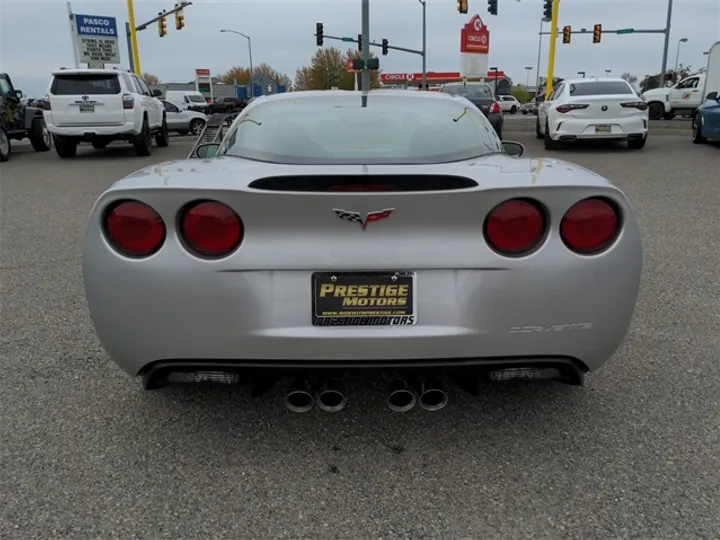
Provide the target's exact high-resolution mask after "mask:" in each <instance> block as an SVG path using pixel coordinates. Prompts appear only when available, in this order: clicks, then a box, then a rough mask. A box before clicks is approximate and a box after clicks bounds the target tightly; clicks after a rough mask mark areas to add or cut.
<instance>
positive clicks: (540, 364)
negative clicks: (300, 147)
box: [140, 357, 588, 390]
mask: <svg viewBox="0 0 720 540" xmlns="http://www.w3.org/2000/svg"><path fill="white" fill-rule="evenodd" d="M587 371H588V369H587V366H585V365H584V364H583V363H582V362H580V361H579V360H576V359H574V358H563V357H535V358H532V357H530V358H445V359H437V360H420V361H418V360H388V361H372V360H369V361H335V362H298V361H292V360H287V361H286V360H275V361H267V360H265V361H248V360H237V361H217V360H201V361H198V360H174V361H173V360H163V361H158V362H153V363H151V364H148V365H147V366H145V368H143V370H142V371H141V373H140V375H141V376H142V381H143V387H144V388H145V389H147V390H154V389H157V388H162V387H163V386H167V385H168V384H173V383H176V382H224V383H226V384H244V383H249V384H251V385H259V384H262V381H263V380H277V379H280V378H282V377H288V376H294V375H306V376H309V377H317V378H319V379H322V378H330V377H338V376H340V377H343V376H346V375H349V374H367V373H368V372H379V373H383V374H390V373H392V374H395V375H399V376H402V377H406V378H412V377H418V376H423V375H429V374H433V375H439V376H447V377H449V378H451V379H453V380H455V381H457V382H459V383H460V384H461V385H464V386H465V387H466V389H472V387H473V386H476V385H478V384H481V383H487V382H492V381H494V380H495V381H497V380H503V379H505V380H512V379H515V378H517V379H545V380H547V379H552V380H558V381H561V382H564V383H567V384H572V385H582V384H583V382H584V380H585V374H586V373H587ZM463 383H464V384H463Z"/></svg>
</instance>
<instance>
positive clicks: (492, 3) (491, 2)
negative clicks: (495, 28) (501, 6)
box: [488, 0, 498, 15]
mask: <svg viewBox="0 0 720 540" xmlns="http://www.w3.org/2000/svg"><path fill="white" fill-rule="evenodd" d="M497 11H498V0H488V12H489V13H490V15H497Z"/></svg>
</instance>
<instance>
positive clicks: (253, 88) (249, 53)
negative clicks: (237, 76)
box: [220, 29, 255, 97]
mask: <svg viewBox="0 0 720 540" xmlns="http://www.w3.org/2000/svg"><path fill="white" fill-rule="evenodd" d="M220 32H228V33H230V34H237V35H238V36H241V37H244V38H245V39H247V42H248V56H249V59H250V80H249V81H248V86H250V97H255V87H254V86H253V84H252V78H253V75H255V70H254V69H253V60H252V40H251V39H250V36H248V35H246V34H243V33H242V32H238V31H237V30H224V29H223V30H220Z"/></svg>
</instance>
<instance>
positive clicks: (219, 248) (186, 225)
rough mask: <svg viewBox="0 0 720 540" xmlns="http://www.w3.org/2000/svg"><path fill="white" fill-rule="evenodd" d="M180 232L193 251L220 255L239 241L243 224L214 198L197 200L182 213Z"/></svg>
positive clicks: (233, 213) (240, 240)
mask: <svg viewBox="0 0 720 540" xmlns="http://www.w3.org/2000/svg"><path fill="white" fill-rule="evenodd" d="M180 233H181V235H182V238H183V240H184V241H185V243H186V244H187V246H188V247H189V248H190V250H191V251H193V252H195V253H196V254H198V255H201V256H203V257H213V258H216V257H224V256H225V255H228V254H229V253H231V252H232V251H234V250H235V249H237V247H238V246H239V245H240V243H241V242H242V239H243V223H242V221H241V220H240V216H238V215H237V214H236V213H235V211H234V210H233V209H232V208H230V207H228V206H226V205H224V204H222V203H219V202H215V201H201V202H197V203H193V204H192V205H190V206H188V207H187V208H186V210H185V211H184V212H183V214H182V217H181V219H180Z"/></svg>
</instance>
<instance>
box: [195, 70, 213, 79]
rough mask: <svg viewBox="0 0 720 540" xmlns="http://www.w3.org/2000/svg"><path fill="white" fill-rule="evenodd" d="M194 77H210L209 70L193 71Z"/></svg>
mask: <svg viewBox="0 0 720 540" xmlns="http://www.w3.org/2000/svg"><path fill="white" fill-rule="evenodd" d="M195 76H196V77H209V76H210V70H209V69H196V70H195Z"/></svg>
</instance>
